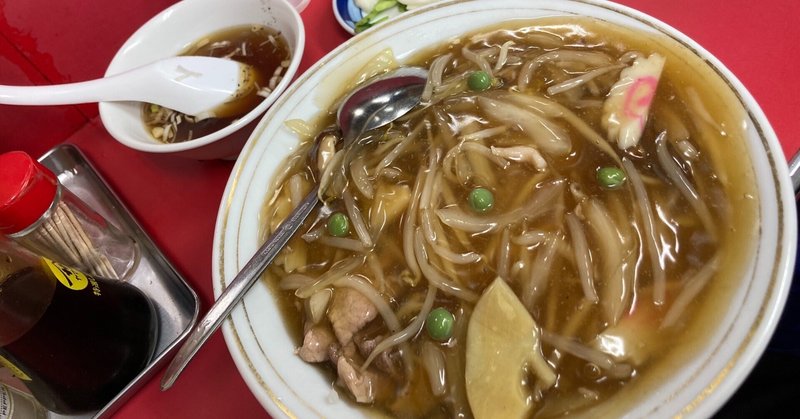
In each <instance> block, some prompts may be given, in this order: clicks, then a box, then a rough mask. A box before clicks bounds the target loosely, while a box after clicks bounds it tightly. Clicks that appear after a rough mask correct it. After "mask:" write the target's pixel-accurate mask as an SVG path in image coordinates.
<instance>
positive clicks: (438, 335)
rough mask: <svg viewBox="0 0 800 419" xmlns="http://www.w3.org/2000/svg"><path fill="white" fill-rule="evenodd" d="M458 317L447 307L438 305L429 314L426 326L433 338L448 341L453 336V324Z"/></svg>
mask: <svg viewBox="0 0 800 419" xmlns="http://www.w3.org/2000/svg"><path fill="white" fill-rule="evenodd" d="M455 322H456V318H455V317H454V316H453V314H452V313H450V312H449V311H447V309H446V308H442V307H438V308H435V309H433V310H431V312H430V313H429V314H428V319H427V320H426V321H425V328H426V329H427V330H428V335H430V337H431V338H432V339H433V340H438V341H440V342H441V341H446V340H448V339H450V337H451V336H453V325H454V324H455Z"/></svg>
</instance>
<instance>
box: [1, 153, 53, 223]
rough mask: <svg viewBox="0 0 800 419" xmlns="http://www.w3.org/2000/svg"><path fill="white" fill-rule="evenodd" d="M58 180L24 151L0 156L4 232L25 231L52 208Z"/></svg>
mask: <svg viewBox="0 0 800 419" xmlns="http://www.w3.org/2000/svg"><path fill="white" fill-rule="evenodd" d="M57 189H58V178H56V175H55V174H53V172H51V171H50V170H49V169H47V168H46V167H44V166H42V164H41V163H39V162H38V161H36V160H34V159H33V158H31V156H29V155H28V154H27V153H25V152H23V151H11V152H8V153H4V154H0V232H2V233H3V234H13V233H16V232H19V231H21V230H24V229H25V228H27V227H28V226H30V225H31V224H33V223H34V222H36V220H38V219H39V218H40V217H41V216H42V214H44V213H45V211H47V209H48V208H50V205H52V203H53V199H54V198H55V196H56V191H57Z"/></svg>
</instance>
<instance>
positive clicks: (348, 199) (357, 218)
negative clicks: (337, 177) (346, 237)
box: [342, 189, 373, 249]
mask: <svg viewBox="0 0 800 419" xmlns="http://www.w3.org/2000/svg"><path fill="white" fill-rule="evenodd" d="M342 198H343V200H344V206H345V208H346V209H347V215H348V216H349V217H350V221H351V222H352V223H353V229H354V230H355V231H356V235H357V236H358V239H359V240H361V244H363V245H364V247H365V248H367V249H370V248H372V246H373V241H372V237H371V236H370V234H369V230H368V229H367V225H366V224H365V223H364V217H363V216H362V215H361V210H359V209H358V205H356V201H355V199H354V198H353V195H352V194H351V193H350V191H349V190H347V189H345V191H344V193H343V194H342Z"/></svg>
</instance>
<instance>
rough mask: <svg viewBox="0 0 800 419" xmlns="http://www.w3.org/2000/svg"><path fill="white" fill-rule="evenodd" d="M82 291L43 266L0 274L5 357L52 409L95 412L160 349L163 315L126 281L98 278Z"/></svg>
mask: <svg viewBox="0 0 800 419" xmlns="http://www.w3.org/2000/svg"><path fill="white" fill-rule="evenodd" d="M96 280H97V286H98V287H99V291H100V294H101V295H99V296H98V295H95V293H94V292H93V287H92V285H90V286H88V287H87V288H86V289H83V290H80V291H76V290H73V289H70V288H67V287H66V286H64V285H62V284H60V283H59V282H58V280H56V279H55V278H54V277H53V276H52V275H50V274H48V273H47V272H46V271H45V270H44V269H42V268H39V267H26V268H23V269H21V270H19V271H17V272H15V273H13V274H11V275H8V276H7V277H6V278H0V356H3V357H4V358H6V359H7V360H8V361H10V362H11V363H12V364H14V365H15V366H16V367H18V368H19V369H20V370H22V372H24V373H25V374H26V375H28V376H29V377H30V379H31V380H30V381H24V382H25V384H26V385H27V386H28V387H29V389H30V390H31V392H32V393H33V394H34V396H35V397H36V398H37V399H38V400H39V402H40V403H42V405H43V406H44V407H46V408H47V409H49V410H51V411H54V412H57V413H63V414H75V413H83V412H88V411H92V410H96V409H98V408H100V407H102V406H104V405H105V404H106V403H108V402H109V401H110V400H111V399H113V398H114V397H115V396H116V395H117V394H118V393H119V392H120V391H121V390H122V389H123V388H124V387H125V386H127V385H128V383H129V382H130V381H131V380H132V379H133V378H134V377H136V375H138V374H139V372H141V371H142V370H143V369H144V368H145V366H146V365H147V363H148V362H149V360H150V357H151V356H152V354H153V350H154V348H155V342H156V329H157V324H156V314H155V311H154V310H153V307H152V305H151V304H150V302H149V300H148V299H147V297H146V296H145V295H144V294H143V293H142V292H141V291H139V290H138V289H136V288H135V287H133V286H131V285H128V284H126V283H123V282H118V281H112V280H105V279H102V278H97V279H96Z"/></svg>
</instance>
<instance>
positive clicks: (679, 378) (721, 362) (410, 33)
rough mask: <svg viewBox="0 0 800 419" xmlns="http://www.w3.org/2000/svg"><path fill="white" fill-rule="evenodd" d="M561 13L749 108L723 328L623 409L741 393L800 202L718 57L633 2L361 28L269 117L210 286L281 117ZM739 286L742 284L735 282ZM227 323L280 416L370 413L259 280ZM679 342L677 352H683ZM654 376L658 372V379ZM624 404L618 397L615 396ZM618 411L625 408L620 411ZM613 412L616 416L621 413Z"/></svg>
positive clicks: (705, 404) (231, 194) (277, 135)
mask: <svg viewBox="0 0 800 419" xmlns="http://www.w3.org/2000/svg"><path fill="white" fill-rule="evenodd" d="M554 15H584V16H594V17H596V18H599V19H603V20H606V21H609V22H613V23H616V24H619V25H624V26H628V27H633V28H638V29H640V30H643V31H648V32H653V33H662V34H665V35H666V36H667V37H668V38H671V39H672V40H674V41H675V42H677V43H679V44H681V45H683V46H685V47H686V48H688V49H689V50H691V51H694V52H695V53H696V54H697V55H698V56H699V57H700V58H701V59H703V60H705V61H706V62H707V63H708V64H709V65H710V66H711V67H712V68H713V70H714V71H715V72H716V73H718V74H719V75H720V76H721V77H722V78H723V79H724V80H725V82H726V83H727V84H728V85H729V86H730V88H731V90H732V94H733V95H734V97H736V98H738V100H739V101H740V102H741V106H742V107H743V109H744V110H745V113H746V115H745V122H746V126H747V138H746V144H745V147H746V148H747V149H748V150H749V154H750V164H752V169H753V172H754V173H756V176H755V177H756V179H755V182H756V184H757V188H758V196H757V197H756V199H757V200H758V204H759V208H758V213H759V215H758V220H757V222H758V228H757V235H758V240H757V243H756V244H755V246H754V249H753V252H752V253H751V254H750V255H749V260H747V261H746V265H747V267H748V268H747V269H746V270H745V271H744V277H743V278H742V279H741V280H740V281H739V282H738V285H735V289H732V290H731V294H730V295H731V300H730V302H729V305H728V306H727V308H725V309H724V310H723V313H722V314H721V316H720V317H719V326H718V327H716V328H713V329H709V330H707V331H703V334H704V335H705V336H707V340H706V341H705V343H704V344H703V345H702V346H701V347H700V348H699V349H698V350H697V351H696V352H695V354H694V355H693V356H692V357H691V358H690V359H688V360H687V362H685V363H683V364H682V365H680V366H679V367H676V368H673V369H670V370H669V371H666V373H665V374H664V375H663V376H662V377H659V379H658V380H655V381H656V383H655V384H653V385H651V386H650V387H649V388H647V389H645V390H644V391H642V392H641V394H639V395H638V396H637V397H635V398H632V399H633V400H628V401H623V402H621V403H619V405H618V406H616V407H615V408H618V409H621V410H623V412H622V413H625V414H626V415H627V416H629V417H670V416H687V417H706V416H710V415H711V414H713V412H715V411H716V410H717V409H718V408H719V407H720V406H722V404H723V403H724V402H725V401H726V400H727V399H728V398H729V397H730V396H731V395H732V394H733V392H734V391H735V390H736V388H737V387H738V386H739V385H740V384H741V383H742V381H743V380H744V379H745V377H746V376H747V374H748V373H749V372H750V370H751V369H752V368H753V366H754V364H755V362H756V361H757V360H758V358H759V357H760V355H761V354H762V352H763V350H764V348H765V347H766V345H767V343H768V341H769V338H770V336H771V335H772V332H773V330H774V328H775V326H776V324H777V321H778V319H779V317H780V313H781V311H782V309H783V306H784V303H785V300H786V296H787V293H788V289H789V285H790V282H791V275H792V267H793V266H794V256H795V246H796V244H795V243H796V235H797V225H796V210H795V201H794V193H793V191H792V188H791V182H790V180H789V176H788V171H787V165H786V161H785V159H784V157H783V153H782V151H781V148H780V146H779V143H778V140H777V138H776V137H775V134H774V132H773V130H772V129H771V127H770V125H769V123H768V122H767V120H766V118H765V116H764V114H763V113H762V111H761V109H760V108H759V106H758V104H756V102H755V101H754V99H753V98H752V96H751V95H750V94H749V93H748V92H747V90H746V89H745V88H744V87H743V86H742V84H741V83H740V82H739V81H737V80H736V78H735V77H734V76H733V75H732V74H731V73H730V71H728V70H727V69H726V68H725V67H724V66H723V65H722V64H721V63H720V62H719V61H718V60H717V59H715V58H714V57H713V56H712V55H711V54H710V53H708V52H707V51H706V50H704V49H703V48H702V47H700V46H699V45H698V44H696V43H695V42H693V41H692V40H690V39H689V38H687V37H686V36H684V35H682V34H680V33H679V32H678V31H676V30H675V29H673V28H670V27H669V26H667V25H665V24H663V23H661V22H659V21H657V20H655V19H653V18H651V17H649V16H646V15H644V14H642V13H639V12H636V11H634V10H631V9H629V8H626V7H622V6H618V5H615V4H613V3H609V2H600V1H581V0H540V1H530V0H501V1H489V0H467V1H463V2H459V3H441V4H438V5H435V6H434V7H431V8H427V9H426V10H424V11H422V12H409V13H404V14H403V15H402V16H401V17H399V18H397V19H393V20H391V21H389V22H387V23H386V24H383V25H381V26H380V27H376V28H374V30H370V31H368V32H365V33H363V34H361V35H359V36H357V37H355V38H353V39H351V40H350V41H348V42H347V43H345V44H344V45H342V46H341V47H339V48H337V49H336V50H335V51H333V52H332V53H331V54H329V55H328V56H326V57H325V58H323V59H322V60H321V61H320V62H319V63H317V64H316V65H315V66H313V67H312V68H311V69H310V70H309V71H308V72H306V73H305V74H304V75H303V76H302V77H301V79H300V80H298V82H297V83H296V84H295V85H293V86H292V87H291V88H290V89H289V90H288V91H287V92H286V95H285V96H283V97H282V98H281V99H280V100H279V101H278V102H276V103H275V105H274V106H273V108H272V109H270V111H269V112H268V114H267V115H266V116H265V117H264V119H262V121H261V123H260V124H259V126H258V127H257V128H256V130H255V132H254V133H253V135H252V137H251V138H250V140H249V142H248V143H247V144H246V145H245V148H244V149H243V152H242V154H241V155H240V156H239V159H238V161H237V163H236V167H235V168H234V171H233V175H232V177H231V179H230V180H229V182H228V186H227V188H226V192H225V194H224V197H223V200H222V205H221V207H220V212H219V216H218V219H217V225H216V233H215V238H214V255H213V258H214V259H213V281H214V283H213V285H214V291H215V293H216V294H217V295H219V293H220V290H221V289H222V288H223V287H224V286H225V284H226V283H228V282H229V281H230V280H231V278H233V276H234V275H235V274H236V272H237V271H238V270H239V269H241V268H242V266H243V265H244V264H245V262H246V261H247V259H248V258H249V257H250V256H251V255H252V254H253V253H254V252H255V250H256V249H257V248H258V246H259V243H260V240H259V230H260V226H259V223H260V217H259V215H260V210H261V209H262V206H263V204H264V199H265V196H264V195H265V191H267V190H268V189H269V183H270V181H271V178H272V175H273V172H274V171H275V169H276V167H277V165H278V164H279V162H280V161H281V159H283V158H284V157H286V156H287V155H289V154H290V153H291V152H292V150H293V149H294V147H295V145H296V144H297V140H296V138H295V136H294V135H293V134H292V133H290V132H289V131H288V130H287V129H286V128H285V127H284V126H283V124H282V122H283V121H285V120H287V119H292V118H301V119H306V120H308V119H311V118H312V117H314V116H315V115H317V114H318V113H319V112H321V111H322V110H323V109H324V107H325V106H327V105H329V104H330V103H332V100H333V97H334V96H335V95H337V94H338V93H340V92H338V91H336V89H335V88H334V89H332V88H327V89H326V88H319V86H323V87H325V86H335V85H337V84H341V82H342V81H343V79H346V78H347V77H348V74H352V73H353V72H355V70H356V69H358V68H359V67H360V66H361V65H363V64H364V62H365V61H366V60H368V59H369V58H371V57H372V56H374V55H375V54H376V53H377V52H379V51H381V50H383V49H385V48H391V49H392V50H393V51H394V53H395V55H396V56H397V57H398V58H399V60H401V61H402V60H404V59H407V58H409V56H410V55H412V54H413V53H414V52H415V51H418V50H419V49H420V48H425V47H428V46H432V45H439V44H441V43H442V42H443V41H446V40H448V39H451V38H452V37H455V36H458V35H461V34H463V33H465V32H469V31H473V30H477V29H480V28H483V27H486V26H489V25H493V24H496V23H498V22H504V21H508V20H513V19H520V18H533V17H542V16H554ZM734 283H735V282H734ZM231 318H232V321H231V322H226V323H225V326H224V334H225V339H226V341H227V344H228V347H229V349H230V352H231V354H232V356H233V359H234V360H235V362H236V365H237V366H238V368H239V370H240V372H241V374H242V376H243V377H244V379H245V381H246V382H247V384H248V386H249V387H250V389H251V390H252V391H253V393H254V394H255V395H256V397H257V398H258V399H259V401H260V402H261V403H262V404H263V405H264V407H265V408H266V409H267V410H268V411H269V412H270V414H272V415H273V416H274V417H287V416H288V417H301V418H313V417H331V418H354V417H364V416H366V415H367V414H366V412H363V411H360V410H358V409H356V408H353V407H352V406H351V405H350V404H348V403H345V402H343V401H339V400H337V399H336V398H335V397H333V398H332V397H331V395H332V390H331V387H332V385H331V383H330V381H329V379H327V378H325V377H324V376H323V374H321V373H320V371H318V370H317V368H315V367H312V366H310V365H308V364H306V363H304V362H303V361H302V360H300V358H299V357H297V356H296V355H295V354H294V342H293V340H292V339H291V338H290V334H289V333H288V332H287V330H286V327H285V326H284V323H283V322H282V320H281V312H280V310H279V309H278V307H277V306H276V303H275V300H274V298H273V296H272V295H271V294H270V291H269V289H268V287H267V286H266V285H265V284H263V283H258V284H256V285H255V286H254V287H253V289H252V290H251V291H250V292H249V294H247V296H246V297H245V299H244V301H243V304H241V305H239V306H238V307H237V308H236V309H235V310H234V311H233V313H232V316H231ZM676 349H677V348H676ZM651 381H653V380H651ZM617 401H619V400H617ZM617 413H620V412H617ZM612 416H614V417H616V416H618V414H613V415H612Z"/></svg>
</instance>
